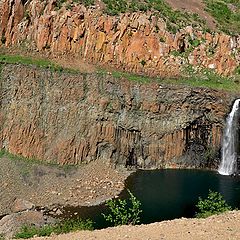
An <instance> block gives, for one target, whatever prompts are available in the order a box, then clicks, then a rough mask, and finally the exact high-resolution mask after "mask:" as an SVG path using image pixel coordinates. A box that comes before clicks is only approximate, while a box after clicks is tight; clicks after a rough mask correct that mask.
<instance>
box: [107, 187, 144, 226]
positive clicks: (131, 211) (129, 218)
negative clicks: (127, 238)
mask: <svg viewBox="0 0 240 240" xmlns="http://www.w3.org/2000/svg"><path fill="white" fill-rule="evenodd" d="M128 193H129V195H130V199H128V201H127V200H121V199H115V200H109V201H107V203H106V205H107V206H108V208H109V209H110V212H111V213H109V214H108V215H105V214H102V215H103V217H104V218H105V220H106V221H107V222H110V223H112V224H113V225H114V226H118V225H128V224H131V225H135V224H138V223H140V214H141V212H142V210H141V209H140V207H141V203H140V201H139V200H138V199H137V198H136V197H135V196H134V195H133V194H132V193H131V192H130V190H128Z"/></svg>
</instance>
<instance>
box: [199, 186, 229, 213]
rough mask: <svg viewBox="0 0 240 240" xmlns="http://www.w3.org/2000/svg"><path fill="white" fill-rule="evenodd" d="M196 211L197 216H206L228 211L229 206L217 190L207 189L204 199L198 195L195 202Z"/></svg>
mask: <svg viewBox="0 0 240 240" xmlns="http://www.w3.org/2000/svg"><path fill="white" fill-rule="evenodd" d="M196 206H197V208H198V211H197V213H196V217H197V218H206V217H209V216H211V215H214V214H219V213H223V212H226V211H230V210H231V207H230V206H229V205H228V204H227V203H226V201H225V200H224V199H223V196H222V195H221V194H220V193H218V192H213V191H211V190H209V194H208V196H207V198H206V199H202V198H201V197H199V201H198V203H197V205H196Z"/></svg>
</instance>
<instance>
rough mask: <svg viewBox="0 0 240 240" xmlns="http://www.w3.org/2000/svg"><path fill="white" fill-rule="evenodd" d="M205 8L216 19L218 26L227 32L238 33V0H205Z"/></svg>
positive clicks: (239, 22) (239, 5)
mask: <svg viewBox="0 0 240 240" xmlns="http://www.w3.org/2000/svg"><path fill="white" fill-rule="evenodd" d="M204 2H205V4H206V10H207V11H208V12H210V14H211V15H212V16H213V17H214V18H215V19H216V20H217V22H218V27H219V28H220V30H222V31H223V32H226V33H227V34H239V33H240V1H239V0H205V1H204Z"/></svg>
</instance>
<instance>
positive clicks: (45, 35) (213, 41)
mask: <svg viewBox="0 0 240 240" xmlns="http://www.w3.org/2000/svg"><path fill="white" fill-rule="evenodd" d="M24 3H25V4H24ZM0 11H1V17H0V39H1V41H0V45H2V46H7V47H9V46H21V47H24V48H25V49H27V50H34V51H35V50H37V51H47V52H48V53H50V54H52V55H56V54H65V53H70V54H72V55H76V56H81V57H82V58H84V59H86V60H87V61H89V62H92V63H98V64H102V65H113V66H115V67H118V68H121V69H123V70H127V71H132V72H136V73H146V74H149V75H161V76H176V75H179V72H180V71H181V70H183V69H184V68H185V67H187V66H189V65H190V66H193V67H195V68H197V69H198V68H199V67H200V68H202V67H204V68H209V69H213V70H216V71H217V72H218V73H220V74H225V75H228V74H232V73H233V72H234V70H235V69H236V67H237V66H238V65H239V63H240V55H239V49H240V37H239V36H228V35H225V34H223V33H214V32H212V33H209V32H204V31H201V30H199V29H193V27H190V26H189V27H186V28H185V29H182V30H181V31H179V32H177V33H176V34H173V33H171V32H169V31H168V29H167V26H166V23H165V22H164V21H163V19H161V18H158V17H157V16H155V14H153V13H150V12H149V13H139V12H138V13H126V14H121V15H120V16H107V15H105V14H103V13H102V11H101V10H99V9H97V8H96V9H94V8H91V9H87V8H85V7H84V6H83V5H79V4H78V5H77V4H73V3H72V4H70V2H69V1H68V2H67V3H64V4H63V5H62V7H61V8H60V9H59V8H58V7H57V4H56V1H55V0H51V1H42V0H31V1H21V0H1V1H0Z"/></svg>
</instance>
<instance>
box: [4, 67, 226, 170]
mask: <svg viewBox="0 0 240 240" xmlns="http://www.w3.org/2000/svg"><path fill="white" fill-rule="evenodd" d="M230 99H231V96H229V95H227V94H226V93H224V92H219V91H214V90H207V89H202V88H198V89H192V88H187V87H179V86H176V87H175V86H170V87H169V86H164V85H160V84H157V83H151V84H138V83H134V82H130V81H128V80H124V79H114V78H113V77H111V76H108V75H106V76H102V75H94V74H89V75H76V74H75V75H74V74H67V73H56V72H51V71H48V70H41V69H38V68H33V67H26V66H17V65H6V66H3V68H2V73H1V139H0V140H1V147H2V148H5V149H7V150H9V151H10V152H11V153H14V154H20V155H23V156H25V157H31V158H38V159H43V160H47V161H55V162H58V163H62V164H65V163H68V164H79V163H81V162H89V161H92V160H97V159H105V160H110V161H111V162H112V163H114V164H122V165H124V166H127V165H138V166H139V167H145V168H151V167H166V166H176V167H178V166H180V167H181V166H192V167H201V166H209V165H212V164H213V163H211V162H210V163H209V162H208V161H209V156H208V155H207V154H209V151H218V150H219V147H220V142H221V130H222V126H223V120H224V117H225V116H226V115H227V113H228V112H229V111H230V105H231V101H230Z"/></svg>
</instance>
